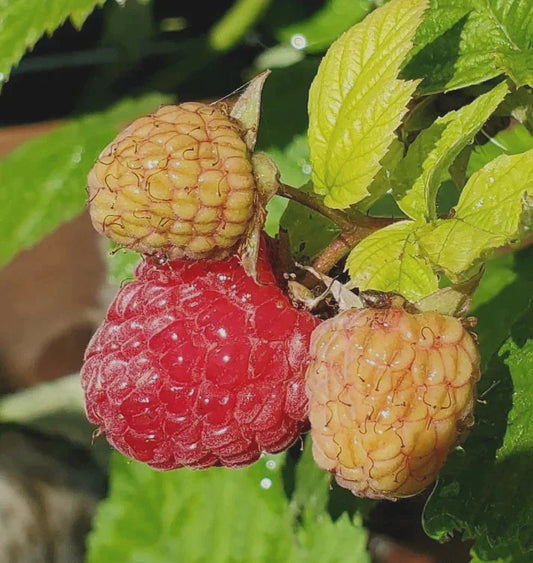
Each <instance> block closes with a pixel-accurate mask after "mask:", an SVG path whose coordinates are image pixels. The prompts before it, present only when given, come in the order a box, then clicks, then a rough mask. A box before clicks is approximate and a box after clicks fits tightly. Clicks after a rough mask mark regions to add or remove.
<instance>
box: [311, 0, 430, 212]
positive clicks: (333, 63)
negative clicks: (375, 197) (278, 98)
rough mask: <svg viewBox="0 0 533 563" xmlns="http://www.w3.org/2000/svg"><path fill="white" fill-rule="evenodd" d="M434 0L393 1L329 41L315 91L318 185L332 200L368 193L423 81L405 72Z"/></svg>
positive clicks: (336, 203) (350, 200)
mask: <svg viewBox="0 0 533 563" xmlns="http://www.w3.org/2000/svg"><path fill="white" fill-rule="evenodd" d="M426 5H427V1H426V0H413V1H412V2H409V3H408V4H407V3H405V2H404V1H403V0H392V1H391V2H389V3H388V4H386V5H385V6H383V7H382V8H379V9H377V10H375V11H374V12H372V13H371V14H370V15H368V16H367V17H366V18H365V19H364V20H363V21H362V22H361V23H359V24H357V25H355V26H354V27H352V28H351V29H350V30H349V31H347V32H346V33H344V34H343V35H342V36H341V37H340V38H339V39H338V40H337V41H335V43H333V45H332V46H331V47H330V48H329V50H328V52H327V54H326V56H325V57H324V59H323V60H322V62H321V64H320V67H319V69H318V73H317V75H316V77H315V79H314V81H313V84H312V85H311V89H310V92H309V105H308V111H309V131H308V135H309V145H310V149H311V164H312V165H313V183H314V186H315V190H316V191H317V192H318V193H320V194H323V195H325V196H326V197H325V202H326V204H327V205H329V206H330V207H336V208H344V207H348V206H349V205H351V204H354V203H357V202H358V201H361V200H362V199H363V198H365V197H366V196H367V195H368V193H369V192H368V186H369V185H370V184H371V182H372V180H373V178H374V177H375V176H376V174H377V173H378V171H379V169H380V160H381V159H382V158H383V156H384V155H385V153H386V152H387V149H388V147H389V145H390V144H391V142H392V140H393V139H394V131H395V130H396V128H397V127H398V126H399V124H400V121H401V119H402V117H403V115H404V114H405V112H406V105H407V103H408V101H409V100H410V98H411V95H412V94H413V92H414V90H415V88H416V82H414V81H403V80H399V79H398V78H397V75H398V72H399V69H400V65H401V64H402V62H403V60H404V58H405V56H406V55H407V53H408V52H409V50H410V49H411V46H412V40H413V37H414V34H415V32H416V29H417V27H418V25H419V23H420V21H421V19H422V14H423V12H424V9H425V7H426Z"/></svg>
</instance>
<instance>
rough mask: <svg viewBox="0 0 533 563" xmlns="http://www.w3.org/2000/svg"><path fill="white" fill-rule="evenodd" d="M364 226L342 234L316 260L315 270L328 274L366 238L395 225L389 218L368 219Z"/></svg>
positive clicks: (358, 226)
mask: <svg viewBox="0 0 533 563" xmlns="http://www.w3.org/2000/svg"><path fill="white" fill-rule="evenodd" d="M363 217H364V218H365V219H366V221H365V223H364V224H361V225H355V226H352V228H351V229H350V230H349V231H344V232H342V233H340V234H339V235H338V236H337V237H336V238H335V239H334V240H333V242H331V243H330V244H329V245H328V246H327V247H326V248H325V249H324V250H323V251H322V252H321V253H320V254H319V255H318V256H317V257H316V258H315V260H314V262H313V268H315V270H317V271H319V272H322V273H323V274H327V273H328V272H329V271H330V270H331V269H332V268H333V267H334V266H335V265H336V264H337V262H339V260H342V259H343V258H344V257H345V256H346V255H347V254H348V253H349V252H350V250H352V248H353V247H354V246H355V245H356V244H357V243H358V242H360V241H361V240H363V239H364V238H365V237H367V236H368V235H370V234H371V233H373V232H374V231H377V230H379V229H382V228H383V227H387V226H388V225H390V224H392V223H394V222H395V221H396V220H395V219H389V218H387V217H368V216H366V215H363Z"/></svg>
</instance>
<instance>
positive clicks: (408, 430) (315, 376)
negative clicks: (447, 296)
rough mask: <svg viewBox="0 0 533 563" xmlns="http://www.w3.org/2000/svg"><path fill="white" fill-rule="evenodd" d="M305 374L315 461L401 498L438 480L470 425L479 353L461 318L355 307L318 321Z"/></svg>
mask: <svg viewBox="0 0 533 563" xmlns="http://www.w3.org/2000/svg"><path fill="white" fill-rule="evenodd" d="M306 377H307V380H306V392H307V395H308V398H309V419H310V422H311V435H312V439H313V456H314V458H315V461H316V463H317V464H318V465H319V466H320V467H321V468H323V469H325V470H327V471H330V472H331V473H333V474H334V475H335V478H336V480H337V482H338V483H339V484H340V485H341V486H343V487H345V488H347V489H350V490H351V491H352V492H353V493H354V494H355V495H357V496H363V497H370V498H386V499H395V498H401V497H407V496H411V495H415V494H417V493H419V492H421V491H422V490H423V489H424V488H425V487H427V486H428V485H429V484H430V483H432V482H433V481H434V480H435V478H436V477H437V475H438V472H439V470H440V468H441V467H442V465H443V463H444V461H445V459H446V456H447V455H448V452H449V451H450V449H451V448H453V447H454V446H455V445H456V444H458V443H459V442H460V440H461V438H462V437H464V434H465V431H466V430H467V429H468V428H469V426H470V425H471V424H472V421H473V419H472V411H473V407H474V396H475V389H474V388H475V383H476V381H477V380H478V379H479V355H478V351H477V348H476V345H475V343H474V340H473V338H472V336H471V335H470V334H469V332H468V331H467V330H466V329H465V328H464V326H463V325H462V323H461V321H460V320H459V319H456V318H454V317H450V316H446V315H442V314H440V313H435V312H425V313H420V314H410V313H408V312H406V311H405V310H403V309H402V308H392V309H373V308H370V309H350V310H348V311H346V312H344V313H342V314H340V315H338V316H337V317H335V318H332V319H330V320H328V321H325V322H323V323H322V324H321V325H320V326H319V327H317V328H316V329H315V331H314V333H313V336H312V341H311V363H310V365H309V368H308V370H307V376H306Z"/></svg>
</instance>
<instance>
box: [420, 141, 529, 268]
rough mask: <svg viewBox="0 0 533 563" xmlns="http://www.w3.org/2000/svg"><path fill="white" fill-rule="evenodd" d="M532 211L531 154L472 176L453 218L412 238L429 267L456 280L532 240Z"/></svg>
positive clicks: (500, 159) (507, 158)
mask: <svg viewBox="0 0 533 563" xmlns="http://www.w3.org/2000/svg"><path fill="white" fill-rule="evenodd" d="M532 211H533V149H532V150H529V151H527V152H525V153H522V154H516V155H502V156H500V157H498V158H496V159H495V160H493V161H491V162H489V163H488V164H487V165H486V166H485V167H484V168H482V169H481V170H479V171H477V172H475V173H474V174H473V175H472V176H471V178H470V180H469V181H468V182H467V184H466V186H465V187H464V190H463V192H462V194H461V197H460V198H459V203H458V204H457V207H456V208H455V211H454V215H453V217H452V218H450V219H441V220H439V221H435V222H434V223H432V224H428V225H426V226H424V227H422V228H421V229H419V230H418V232H417V238H418V241H419V244H420V246H421V248H422V249H423V250H424V252H425V253H426V254H427V255H428V257H429V258H430V260H431V261H432V262H433V264H434V265H435V266H436V267H437V268H439V269H441V270H443V271H444V272H445V273H446V274H447V275H448V276H449V277H450V278H452V279H457V278H458V277H459V276H460V274H462V273H463V272H465V271H466V270H468V269H469V268H470V267H471V266H472V265H474V264H476V263H477V262H478V261H480V260H481V259H484V258H486V257H487V255H488V254H490V253H491V251H494V250H495V249H497V248H499V247H501V246H505V245H508V244H511V243H514V242H516V241H518V240H520V239H522V238H524V237H526V236H527V235H528V234H531V229H532V227H533V221H532V216H531V214H532Z"/></svg>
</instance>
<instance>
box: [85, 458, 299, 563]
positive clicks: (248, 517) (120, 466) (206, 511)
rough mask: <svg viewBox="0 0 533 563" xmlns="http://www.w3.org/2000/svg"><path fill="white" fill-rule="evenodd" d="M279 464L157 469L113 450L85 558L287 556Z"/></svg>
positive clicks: (160, 561)
mask: <svg viewBox="0 0 533 563" xmlns="http://www.w3.org/2000/svg"><path fill="white" fill-rule="evenodd" d="M282 464H283V458H282V457H280V456H277V457H272V456H269V457H266V458H263V459H262V460H260V461H259V462H258V463H256V464H254V465H252V466H250V467H248V468H246V469H242V470H235V469H222V468H212V469H209V470H207V471H191V470H188V469H179V470H178V471H172V472H163V473H162V472H158V471H154V470H153V469H150V468H149V467H148V466H146V465H143V464H140V463H135V462H131V461H129V460H126V459H125V458H124V457H121V456H119V455H115V456H114V459H113V463H112V469H111V476H112V478H111V495H110V497H109V498H108V499H107V500H106V501H104V502H103V503H102V504H101V506H100V508H99V511H98V514H97V517H96V522H95V530H94V532H93V533H92V535H91V537H90V540H89V554H88V563H108V562H110V561H120V562H121V563H128V562H130V563H134V562H135V563H137V562H139V563H140V562H141V561H142V563H150V562H152V561H153V562H154V563H171V562H174V561H210V562H211V561H212V562H213V563H217V562H226V561H227V562H230V561H231V562H233V561H291V560H293V558H294V556H295V545H294V542H293V538H292V531H291V517H290V513H289V510H288V504H287V502H286V498H285V495H284V492H283V484H282V480H281V466H282Z"/></svg>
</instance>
